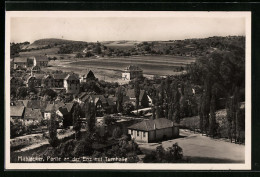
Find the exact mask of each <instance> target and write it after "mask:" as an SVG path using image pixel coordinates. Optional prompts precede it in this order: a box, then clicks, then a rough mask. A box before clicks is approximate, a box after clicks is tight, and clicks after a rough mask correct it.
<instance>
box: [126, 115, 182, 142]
mask: <svg viewBox="0 0 260 177" xmlns="http://www.w3.org/2000/svg"><path fill="white" fill-rule="evenodd" d="M128 134H130V135H131V138H132V139H133V140H134V141H137V142H141V143H151V142H158V141H162V140H167V139H172V138H176V137H178V136H179V126H178V125H177V124H174V123H173V122H172V121H171V120H168V119H165V118H160V119H155V120H144V121H142V122H139V123H137V124H134V125H132V126H130V127H128Z"/></svg>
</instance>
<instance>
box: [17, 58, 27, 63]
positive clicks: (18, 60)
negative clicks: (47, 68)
mask: <svg viewBox="0 0 260 177" xmlns="http://www.w3.org/2000/svg"><path fill="white" fill-rule="evenodd" d="M14 63H27V58H23V57H18V58H14Z"/></svg>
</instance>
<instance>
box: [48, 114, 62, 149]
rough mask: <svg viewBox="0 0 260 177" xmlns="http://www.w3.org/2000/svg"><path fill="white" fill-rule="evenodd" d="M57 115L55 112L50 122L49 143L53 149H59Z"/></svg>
mask: <svg viewBox="0 0 260 177" xmlns="http://www.w3.org/2000/svg"><path fill="white" fill-rule="evenodd" d="M56 119H57V117H56V113H55V112H53V113H52V114H51V118H50V120H49V126H48V129H49V143H50V145H51V146H52V147H57V146H58V144H59V139H58V137H57V121H56Z"/></svg>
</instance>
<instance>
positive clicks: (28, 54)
mask: <svg viewBox="0 0 260 177" xmlns="http://www.w3.org/2000/svg"><path fill="white" fill-rule="evenodd" d="M58 50H59V48H58V47H57V48H50V49H41V50H32V51H30V52H20V53H19V55H20V56H21V57H31V56H34V55H45V54H48V55H53V54H57V53H58Z"/></svg>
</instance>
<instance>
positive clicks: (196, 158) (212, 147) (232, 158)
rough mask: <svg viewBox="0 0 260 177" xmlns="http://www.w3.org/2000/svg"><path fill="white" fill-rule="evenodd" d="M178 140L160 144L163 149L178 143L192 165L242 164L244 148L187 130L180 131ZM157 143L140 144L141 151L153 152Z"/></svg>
mask: <svg viewBox="0 0 260 177" xmlns="http://www.w3.org/2000/svg"><path fill="white" fill-rule="evenodd" d="M180 136H181V137H180V138H177V139H173V140H168V141H164V142H162V146H163V147H164V148H167V147H170V146H172V144H174V143H176V142H177V143H178V145H179V146H180V147H182V149H183V154H184V156H185V157H188V158H189V159H191V162H192V163H244V161H245V146H244V145H238V144H234V143H230V142H226V141H223V140H215V139H211V138H209V137H206V136H202V135H201V134H193V133H191V132H190V131H189V130H180ZM157 146H159V144H158V143H149V144H140V145H139V147H140V148H141V149H142V150H143V151H151V150H155V149H156V147H157Z"/></svg>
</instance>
